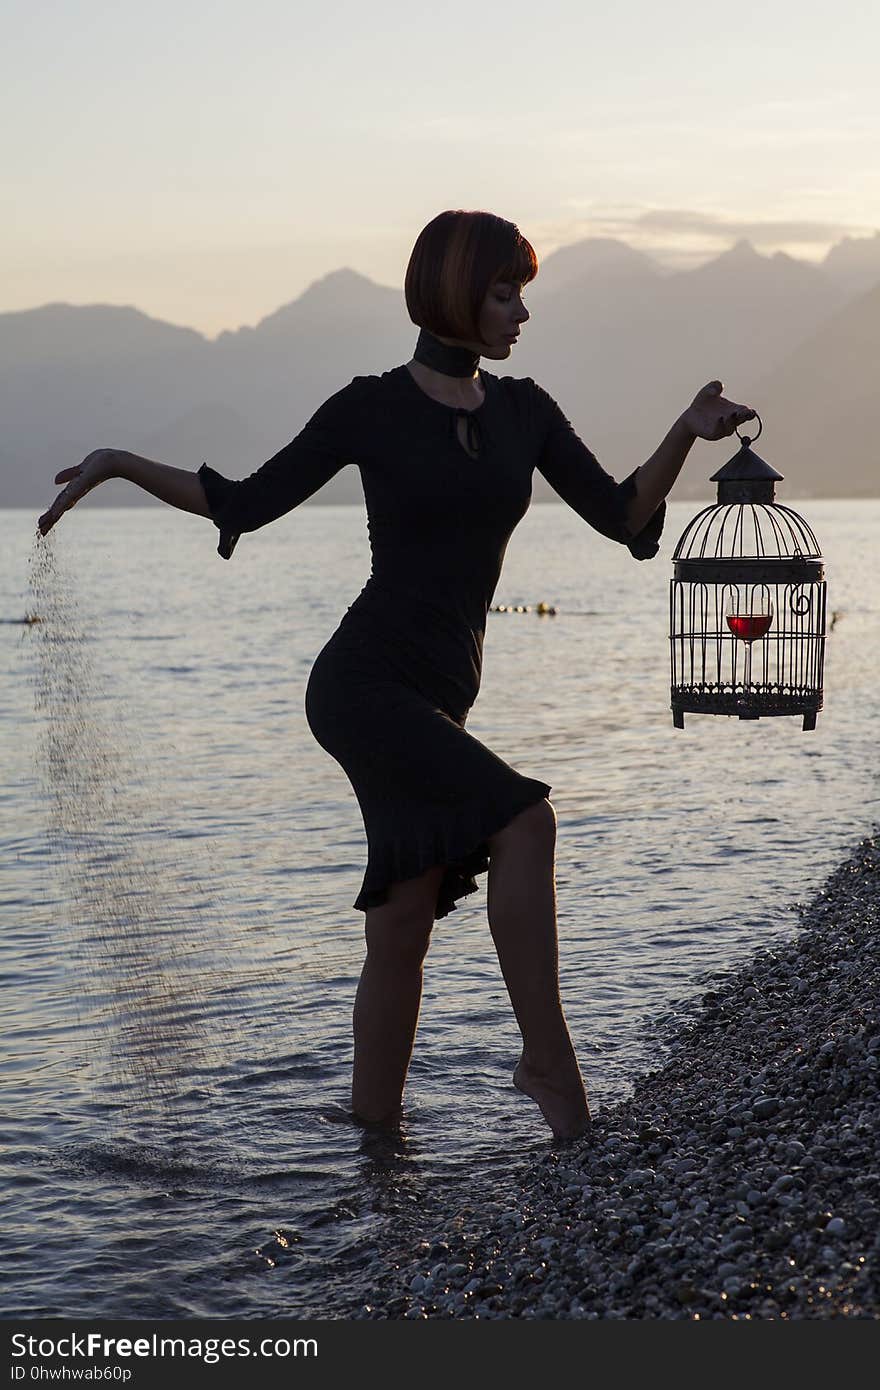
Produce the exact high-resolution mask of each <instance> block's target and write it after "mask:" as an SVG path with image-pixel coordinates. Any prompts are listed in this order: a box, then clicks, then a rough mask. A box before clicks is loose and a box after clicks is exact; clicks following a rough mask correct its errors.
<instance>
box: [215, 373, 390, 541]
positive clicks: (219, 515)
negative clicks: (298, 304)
mask: <svg viewBox="0 0 880 1390" xmlns="http://www.w3.org/2000/svg"><path fill="white" fill-rule="evenodd" d="M365 380H366V379H365V378H363V377H356V378H355V379H354V381H352V382H351V383H350V384H349V385H348V386H345V387H343V389H342V390H341V391H337V392H336V394H335V395H333V396H330V397H329V399H328V400H326V401H325V402H324V404H323V405H322V406H320V407H319V409H318V410H316V412H315V414H314V415H313V416H312V418H311V419H310V420H309V422H308V424H307V425H305V426H304V427H303V429H302V430H301V431H300V432H299V434H298V435H297V436H296V437H295V438H294V439H292V440H291V442H290V443H289V444H287V445H285V447H284V448H283V449H281V450H279V452H278V453H277V454H275V455H274V456H273V457H272V458H270V459H269V460H268V461H267V462H266V463H264V464H263V465H262V467H261V468H258V469H257V471H256V472H255V473H252V474H251V475H250V477H248V478H242V479H241V480H240V481H233V480H231V479H229V478H224V477H223V475H222V474H220V473H218V472H216V470H215V469H213V468H209V467H208V465H207V464H206V463H204V464H202V466H201V468H200V469H199V470H198V476H199V479H200V480H201V483H202V487H203V488H204V490H205V497H206V498H207V502H208V507H209V509H210V512H211V518H212V520H213V522H214V525H215V526H216V527H217V528H218V530H219V532H220V543H219V545H218V546H217V552H218V554H219V555H222V557H223V559H224V560H228V559H230V557H231V555H232V552H233V550H234V549H235V546H236V544H237V542H238V538H239V536H240V535H241V534H242V532H244V531H256V530H258V529H259V527H261V526H266V525H267V524H268V523H269V522H271V521H276V520H277V519H278V517H280V516H284V515H285V514H286V513H287V512H289V511H292V510H293V508H294V507H298V506H299V504H300V503H301V502H305V500H306V498H308V497H311V496H312V495H313V493H315V492H317V491H318V489H319V488H321V487H323V486H324V484H325V483H326V482H329V480H330V479H331V478H332V477H334V476H335V474H337V473H338V472H339V470H340V469H341V468H344V467H345V465H346V464H348V463H355V462H356V461H357V460H356V453H357V440H358V437H359V433H358V432H359V424H360V417H361V413H362V412H361V403H362V400H363V392H364V382H365Z"/></svg>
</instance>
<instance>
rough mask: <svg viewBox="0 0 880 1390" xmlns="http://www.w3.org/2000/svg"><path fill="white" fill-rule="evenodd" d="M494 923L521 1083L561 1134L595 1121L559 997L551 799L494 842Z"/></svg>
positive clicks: (517, 1080)
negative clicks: (518, 1044)
mask: <svg viewBox="0 0 880 1390" xmlns="http://www.w3.org/2000/svg"><path fill="white" fill-rule="evenodd" d="M489 849H490V860H489V926H490V929H491V932H492V939H493V941H494V942H495V948H496V950H497V952H498V960H499V962H500V964H501V973H502V974H503V976H504V982H505V984H506V985H507V990H508V993H509V995H510V1002H511V1003H512V1005H513V1011H514V1013H515V1014H516V1020H517V1023H518V1024H519V1028H520V1032H521V1033H522V1038H523V1052H522V1057H521V1058H520V1061H519V1064H518V1066H517V1068H516V1071H515V1072H514V1074H513V1081H514V1085H515V1086H516V1087H517V1088H518V1089H519V1090H520V1091H524V1092H525V1094H526V1095H528V1096H531V1098H532V1099H533V1100H534V1101H537V1103H538V1105H539V1106H540V1108H541V1113H542V1114H543V1116H544V1118H545V1120H546V1121H547V1123H548V1125H549V1126H550V1128H551V1129H552V1130H553V1133H554V1134H555V1135H556V1136H557V1138H573V1137H575V1136H576V1135H578V1134H582V1133H583V1132H584V1130H585V1129H587V1127H588V1126H589V1123H590V1112H589V1108H588V1106H587V1098H586V1095H585V1093H584V1083H583V1080H582V1079H581V1074H580V1070H579V1068H578V1064H577V1059H576V1057H575V1055H574V1048H573V1046H572V1042H571V1038H570V1036H569V1032H568V1025H567V1024H566V1021H565V1015H564V1013H563V1011H562V1001H561V1000H560V997H559V950H558V941H557V933H556V879H555V854H556V813H555V811H554V810H553V807H552V806H551V805H550V802H549V801H546V800H545V801H540V802H537V803H536V804H535V805H534V806H530V807H528V809H527V810H525V811H523V812H521V813H520V815H518V816H516V817H515V818H514V819H513V820H512V821H511V822H510V824H509V825H506V826H505V827H504V829H503V830H502V831H500V832H499V833H498V834H497V835H493V836H492V838H491V840H490V841H489Z"/></svg>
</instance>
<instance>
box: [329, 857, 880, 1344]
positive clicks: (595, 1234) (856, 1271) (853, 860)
mask: <svg viewBox="0 0 880 1390" xmlns="http://www.w3.org/2000/svg"><path fill="white" fill-rule="evenodd" d="M798 912H799V917H798V926H797V927H796V929H795V934H794V936H793V937H791V938H788V939H786V940H785V941H783V942H782V943H781V944H778V945H774V946H772V947H771V948H767V949H764V950H762V951H761V952H760V953H758V954H756V955H755V956H754V957H753V958H752V959H750V960H749V961H748V962H747V963H746V964H745V965H743V966H742V967H741V968H740V969H738V970H737V971H736V972H734V973H732V974H729V975H727V976H724V977H721V978H720V979H719V981H718V983H717V984H714V982H713V984H714V987H713V988H711V989H710V990H709V991H708V992H706V993H705V994H703V995H702V997H701V998H700V999H699V1000H698V1001H697V1003H696V1005H695V1007H694V1008H693V1009H692V1011H691V1012H690V1014H689V1015H688V1016H687V1019H686V1022H684V1023H683V1024H681V1023H680V1024H679V1025H678V1026H677V1029H676V1032H675V1033H674V1035H673V1036H671V1037H670V1038H669V1039H667V1040H666V1041H665V1045H664V1048H663V1060H662V1064H661V1065H660V1067H659V1068H658V1069H657V1070H655V1071H650V1072H648V1073H646V1074H644V1075H642V1076H640V1077H639V1078H638V1079H637V1080H636V1081H635V1083H634V1086H633V1090H632V1094H631V1095H630V1096H629V1097H628V1098H627V1099H626V1100H624V1101H622V1102H620V1103H618V1104H615V1105H613V1106H610V1107H608V1108H606V1109H604V1110H599V1111H598V1112H596V1113H594V1124H593V1127H592V1129H591V1131H590V1132H589V1134H588V1135H587V1136H585V1137H584V1138H582V1139H579V1140H576V1141H573V1142H570V1143H567V1144H559V1145H555V1146H553V1147H551V1148H550V1149H549V1151H548V1152H547V1154H546V1155H545V1156H544V1157H543V1158H540V1159H539V1160H537V1161H535V1160H533V1161H532V1162H531V1163H530V1164H529V1165H528V1166H525V1167H524V1168H523V1169H522V1171H518V1172H517V1174H516V1180H515V1183H514V1185H513V1188H512V1190H510V1191H506V1192H505V1193H504V1194H503V1196H499V1194H498V1192H493V1191H487V1192H478V1191H474V1192H472V1193H471V1194H469V1197H468V1202H467V1205H465V1206H462V1207H461V1208H460V1209H458V1210H449V1209H447V1210H444V1209H443V1207H442V1204H441V1202H440V1201H439V1200H438V1201H437V1203H436V1206H435V1205H433V1204H432V1203H431V1202H429V1203H427V1204H426V1205H425V1206H424V1207H423V1209H422V1210H421V1211H420V1213H419V1216H418V1218H417V1227H416V1230H415V1233H413V1231H412V1230H410V1231H409V1232H408V1235H407V1242H406V1247H405V1248H400V1249H398V1250H397V1252H396V1254H395V1253H394V1252H387V1251H386V1252H383V1257H382V1259H381V1261H379V1260H377V1261H376V1262H375V1263H374V1264H373V1265H372V1266H371V1268H370V1269H368V1270H365V1271H364V1275H365V1278H366V1283H369V1278H370V1277H371V1275H372V1272H373V1271H375V1276H374V1277H375V1281H376V1286H375V1287H374V1288H372V1289H371V1290H368V1291H367V1293H366V1296H363V1288H362V1290H361V1293H360V1294H359V1295H358V1297H357V1300H356V1301H352V1303H351V1306H349V1307H348V1308H346V1309H340V1310H339V1315H341V1316H344V1317H348V1318H374V1319H376V1318H394V1319H396V1318H465V1319H475V1318H476V1319H480V1318H488V1319H505V1318H544V1319H549V1318H556V1319H559V1318H562V1319H578V1318H581V1319H591V1320H592V1319H599V1318H616V1319H622V1318H640V1319H645V1318H672V1319H691V1320H705V1319H734V1320H744V1319H759V1320H760V1319H803V1318H857V1319H874V1318H876V1317H877V1316H878V1311H880V834H877V833H875V834H874V835H873V836H871V837H869V838H867V839H865V840H863V841H862V842H861V843H860V844H859V845H858V846H857V847H856V849H855V850H854V851H853V852H852V854H851V855H850V856H849V857H848V858H847V859H846V860H845V862H843V863H842V864H841V865H840V866H839V867H838V868H837V869H836V870H835V871H834V872H833V873H832V874H831V876H830V877H829V879H828V880H827V882H826V883H825V885H824V887H823V888H822V889H821V890H820V891H819V892H818V893H817V894H816V896H815V897H814V898H813V899H812V900H811V901H810V902H809V903H808V904H806V905H804V906H801V907H799V909H798ZM380 1269H381V1279H380V1277H379V1270H380Z"/></svg>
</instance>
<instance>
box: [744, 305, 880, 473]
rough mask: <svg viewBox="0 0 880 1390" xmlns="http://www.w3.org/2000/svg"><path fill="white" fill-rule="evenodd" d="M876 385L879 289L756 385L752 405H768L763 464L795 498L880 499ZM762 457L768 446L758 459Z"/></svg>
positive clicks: (879, 362)
mask: <svg viewBox="0 0 880 1390" xmlns="http://www.w3.org/2000/svg"><path fill="white" fill-rule="evenodd" d="M878 383H880V285H877V286H875V287H874V288H873V289H871V290H869V291H868V292H867V293H866V294H863V295H860V296H859V297H858V298H857V299H855V300H854V301H853V302H851V303H849V304H847V305H846V306H845V307H844V308H843V309H842V310H841V311H840V312H839V313H837V314H834V315H833V316H832V317H831V318H830V319H829V320H828V322H827V323H825V324H823V325H822V327H821V328H820V329H819V330H818V331H817V332H816V333H814V334H813V335H812V336H811V337H810V338H809V339H808V340H807V341H806V342H804V343H802V344H801V345H800V346H799V347H798V348H796V349H795V351H794V352H792V353H790V354H789V356H788V357H787V358H786V359H785V361H784V362H782V363H780V364H779V365H778V366H777V367H776V368H775V369H774V370H773V371H772V372H770V373H768V374H767V375H766V376H765V377H764V379H763V380H762V381H760V382H758V383H756V385H755V389H754V394H753V397H751V398H753V399H754V400H755V401H758V400H760V401H766V402H767V410H766V417H767V430H766V434H765V438H766V451H767V452H766V455H765V456H766V458H767V459H768V461H769V462H770V463H772V464H773V466H774V467H775V468H778V469H779V470H780V472H782V473H784V474H785V477H786V488H787V490H788V489H790V490H791V492H792V495H794V496H829V495H831V496H839V495H840V494H841V492H842V491H845V493H846V495H848V496H861V497H876V496H878V495H880V444H878V439H877V428H876V415H877V402H878V394H880V386H878ZM761 413H762V415H763V414H765V412H764V411H762V412H761ZM764 449H765V445H764V440H763V439H762V442H761V444H760V445H759V446H758V451H759V453H761V454H762V455H763V454H764Z"/></svg>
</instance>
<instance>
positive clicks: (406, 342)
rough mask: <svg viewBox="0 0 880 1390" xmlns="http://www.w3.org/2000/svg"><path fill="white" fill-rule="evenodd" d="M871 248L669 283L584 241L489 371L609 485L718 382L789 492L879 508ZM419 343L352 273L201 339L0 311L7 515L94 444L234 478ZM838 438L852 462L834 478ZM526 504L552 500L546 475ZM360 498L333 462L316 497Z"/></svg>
mask: <svg viewBox="0 0 880 1390" xmlns="http://www.w3.org/2000/svg"><path fill="white" fill-rule="evenodd" d="M877 240H878V239H877V238H863V239H861V241H858V242H854V243H847V242H842V243H840V246H839V248H835V250H836V251H837V254H836V255H832V254H829V256H828V257H826V260H825V262H823V264H821V265H815V264H808V263H806V262H802V261H797V260H795V259H793V258H792V257H790V256H786V255H784V254H782V253H777V254H776V255H772V256H764V255H761V254H759V253H758V252H757V251H756V250H755V249H754V247H752V246H751V245H750V244H749V243H748V242H745V241H740V242H738V243H736V245H734V246H732V247H731V248H730V249H729V250H727V251H725V252H723V253H722V254H721V255H719V256H716V257H715V258H713V259H712V260H710V261H708V262H707V263H705V264H704V265H701V266H699V267H697V268H696V269H690V270H684V271H676V272H668V271H665V270H663V268H662V267H661V266H659V265H658V264H657V263H656V262H654V261H653V260H652V258H651V257H649V256H646V255H644V254H643V253H641V252H639V251H636V250H634V249H633V248H631V247H629V246H627V245H626V244H625V243H623V242H620V241H615V240H612V239H610V238H588V239H586V240H584V241H582V242H579V243H576V244H575V245H573V246H567V247H562V248H561V249H560V250H558V251H556V252H554V253H553V254H552V255H550V256H548V257H547V258H546V260H545V261H544V262H543V264H542V266H541V269H540V273H539V275H538V277H537V279H536V280H535V282H534V283H533V284H531V285H529V286H528V288H527V291H526V302H527V304H528V306H529V308H530V312H531V314H532V319H531V321H530V323H529V324H528V325H527V327H526V330H525V332H524V334H523V338H522V341H521V342H520V344H518V345H517V347H516V348H515V349H514V353H513V356H512V358H511V359H509V361H508V362H507V363H498V364H495V363H492V362H489V361H485V362H484V366H485V367H486V369H487V370H489V371H496V372H497V374H498V375H506V374H508V373H512V374H514V375H517V376H532V377H534V378H535V379H536V380H537V381H539V382H540V383H541V385H543V386H544V387H546V389H547V390H548V391H549V392H550V393H551V394H552V395H553V396H555V398H556V399H557V400H558V401H559V403H560V405H561V406H562V408H563V410H564V411H565V413H566V414H567V415H568V417H569V418H570V419H571V420H572V423H573V424H574V425H575V427H576V428H577V429H578V431H579V433H580V434H581V435H582V437H583V438H584V439H585V440H586V441H587V442H588V443H589V444H590V446H591V448H593V450H594V451H595V452H596V453H597V455H598V456H599V458H600V460H601V461H602V462H603V464H604V465H605V467H606V468H608V469H609V471H610V472H612V473H614V474H615V475H616V476H618V477H621V476H623V475H624V474H625V473H628V472H630V471H631V470H632V469H633V468H634V467H636V466H637V465H638V464H639V463H641V462H642V461H643V460H644V459H645V458H646V457H647V456H648V454H649V453H650V452H651V451H652V450H653V448H654V447H656V444H657V443H658V442H659V440H660V439H661V438H662V436H663V435H664V433H665V432H666V430H667V429H668V428H669V426H670V425H671V423H672V422H673V420H674V419H675V418H676V416H677V415H678V414H679V413H680V412H681V411H682V410H683V409H684V408H685V407H686V406H687V405H688V404H689V402H690V400H691V398H692V397H693V395H694V393H695V392H696V391H697V389H698V388H699V387H700V386H702V385H703V384H704V383H705V382H706V381H708V380H710V379H712V378H715V377H720V378H721V379H722V380H723V381H724V383H725V389H726V391H727V392H728V394H729V395H731V396H732V397H733V398H734V399H739V400H748V401H749V403H750V404H753V405H755V406H756V408H757V409H759V410H760V412H761V414H762V416H763V417H764V420H765V424H766V437H767V439H768V451H769V441H770V440H771V439H772V441H773V451H771V452H772V455H773V461H774V462H777V463H779V464H780V466H781V467H782V471H783V472H784V471H786V468H785V460H788V461H789V466H790V468H791V479H790V492H789V494H788V495H791V496H796V495H797V490H798V489H799V488H801V489H802V490H806V491H809V492H812V493H816V492H819V493H825V494H826V495H828V494H834V495H846V494H847V493H848V492H855V493H859V494H862V493H864V491H865V489H868V490H869V491H872V492H877V491H878V490H880V488H878V485H877V481H876V479H875V480H874V481H872V479H871V474H870V468H869V466H868V464H867V462H866V460H867V458H868V457H869V453H870V445H869V444H868V443H867V442H865V443H864V444H863V443H861V442H860V441H869V440H870V439H871V437H872V426H873V410H872V407H873V400H872V399H871V395H872V391H873V394H874V395H876V385H875V383H876V380H877V361H876V354H875V347H876V342H877V339H878V333H880V300H878V296H877V294H876V293H874V292H873V291H872V290H870V289H869V290H868V291H867V292H865V290H864V287H862V286H861V279H860V277H861V278H864V277H865V276H867V275H869V273H872V272H871V270H870V268H871V267H872V266H873V265H874V264H875V260H874V257H875V255H876V264H877V274H876V277H875V279H874V281H873V283H874V284H875V285H876V284H878V283H880V245H878V246H877V247H876V248H875V242H876V241H877ZM862 242H865V243H866V244H864V245H863V244H862ZM857 281H858V282H859V284H860V290H859V293H858V294H856V295H855V297H853V295H852V294H850V293H849V292H848V290H847V286H848V285H849V284H852V283H856V282H857ZM415 336H416V329H415V328H414V326H413V325H412V324H411V323H410V321H409V318H408V316H407V313H406V308H405V305H404V302H403V295H402V293H401V292H400V291H399V290H397V289H391V288H389V287H387V286H383V285H378V284H375V283H374V282H373V281H371V280H370V279H369V278H368V277H366V276H363V275H360V274H358V273H357V272H356V271H353V270H351V269H348V268H342V269H339V270H336V271H333V272H331V273H330V274H329V275H325V276H323V277H322V278H321V279H319V280H316V281H315V282H314V283H313V284H311V285H309V286H308V288H307V289H306V290H305V291H304V292H303V293H302V294H300V295H299V296H298V297H296V298H295V299H293V300H291V301H290V302H288V303H286V304H284V305H282V306H281V307H280V308H279V309H277V310H276V311H275V312H274V313H272V314H270V315H268V316H267V317H266V318H264V319H263V320H262V321H261V322H260V323H258V324H257V325H256V327H253V328H250V327H248V328H240V329H237V330H235V331H229V332H225V333H221V334H220V336H219V337H218V338H216V339H215V340H213V341H211V340H209V339H208V338H206V337H204V336H203V335H202V334H200V333H197V332H195V331H194V330H193V329H190V328H185V327H178V326H175V325H173V324H169V323H165V322H163V321H161V320H157V319H154V318H151V317H149V316H148V315H146V314H144V313H141V312H140V311H139V310H137V309H135V308H128V307H113V306H106V305H89V306H84V307H74V306H70V305H64V304H50V305H45V306H42V307H41V308H37V309H32V310H25V311H19V312H16V313H9V314H0V410H2V418H3V422H4V429H3V437H2V442H0V504H2V505H3V506H21V507H28V508H33V509H34V510H35V511H38V510H41V509H42V508H43V507H45V506H46V505H47V504H48V502H49V500H50V499H51V497H52V496H53V495H54V484H53V481H52V479H53V478H54V475H55V473H56V472H58V470H59V469H61V468H64V467H67V466H69V465H70V464H71V463H74V462H78V461H79V460H80V459H81V458H82V457H83V456H84V455H85V454H86V453H88V452H89V451H90V450H92V449H94V448H98V447H117V448H128V449H133V450H134V451H135V452H138V453H144V454H147V455H148V456H150V457H156V458H159V459H162V460H164V461H167V462H171V463H175V464H177V465H178V466H181V467H190V468H197V467H198V466H199V465H200V464H201V463H202V462H203V461H207V462H208V463H210V464H212V465H213V466H215V467H218V468H219V469H220V470H221V471H222V472H224V473H227V474H228V475H229V476H231V477H242V476H245V475H246V474H248V473H250V472H252V471H253V470H254V468H256V467H258V466H259V464H260V463H261V462H262V461H263V460H264V459H265V458H267V457H269V456H270V455H271V454H273V453H275V452H276V450H277V449H279V448H280V447H282V445H283V444H285V443H286V442H287V441H288V440H289V439H291V438H292V437H293V436H294V435H295V434H296V433H297V432H298V430H299V429H300V428H301V427H302V426H303V424H304V423H305V422H306V420H307V419H308V418H309V417H310V415H311V414H312V413H313V412H314V410H316V409H317V407H318V406H319V405H320V403H321V402H322V401H323V400H325V399H326V398H327V397H328V396H329V395H331V394H332V393H333V392H334V391H336V390H338V389H339V388H340V387H342V386H344V385H345V384H346V383H347V382H348V381H350V380H351V378H352V377H353V376H355V375H362V374H367V373H378V372H382V371H385V370H387V369H388V368H389V367H391V366H394V365H396V364H397V363H400V362H404V361H406V360H408V358H409V357H410V356H411V353H412V348H413V344H414V341H415ZM872 353H873V354H875V355H874V356H872ZM843 364H848V366H847V369H846V370H844V366H843ZM856 383H858V384H856ZM869 410H871V414H870V415H869ZM805 420H812V421H813V422H814V425H815V428H807V427H806V426H804V425H803V424H802V422H803V421H805ZM823 422H824V423H823ZM831 422H833V424H832V423H831ZM832 437H833V438H836V439H837V440H838V441H839V442H840V443H842V444H843V445H844V447H842V448H841V449H840V450H839V451H838V454H837V455H836V463H835V467H834V469H833V470H831V471H829V470H828V467H827V460H828V452H827V450H828V448H829V447H830V441H831V439H832ZM769 456H770V452H768V457H769ZM780 460H782V462H781V463H780ZM718 462H719V459H718V446H708V445H702V444H698V445H697V447H696V449H695V450H694V453H693V455H692V457H691V459H690V460H689V462H688V464H687V466H686V468H685V470H684V472H683V473H682V476H681V478H680V479H679V482H678V483H677V484H676V492H675V495H676V496H680V497H696V496H706V495H709V494H711V491H712V488H711V485H710V484H709V483H708V476H709V474H710V473H711V472H713V471H714V469H715V468H716V467H717V466H718ZM875 472H876V470H875ZM534 496H535V500H537V501H541V500H545V499H547V498H548V497H551V498H555V494H554V493H552V491H551V489H549V487H547V485H546V484H545V483H544V482H543V479H541V478H540V477H538V476H536V480H535V492H534ZM361 497H362V493H361V488H360V480H359V478H358V476H357V472H356V470H355V469H354V468H352V467H347V468H345V469H343V470H342V471H341V472H340V473H339V474H338V475H337V476H336V478H334V479H333V480H331V482H330V483H329V484H328V485H327V487H325V488H323V489H321V491H320V492H319V493H318V494H316V497H315V499H314V500H315V501H317V502H319V503H320V502H325V503H326V502H333V501H355V500H360V499H361ZM121 501H124V502H125V503H131V504H135V503H138V504H139V503H146V504H154V503H153V499H151V498H150V497H148V495H147V494H145V493H143V492H141V491H140V490H139V489H136V488H133V487H131V486H130V485H129V484H125V483H114V484H112V485H109V486H108V487H106V488H101V489H97V490H96V491H95V493H93V494H91V495H90V496H89V497H88V498H87V499H85V502H84V503H83V505H86V506H90V505H102V504H115V505H119V503H120V502H121ZM306 505H310V504H308V503H307V504H306Z"/></svg>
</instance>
